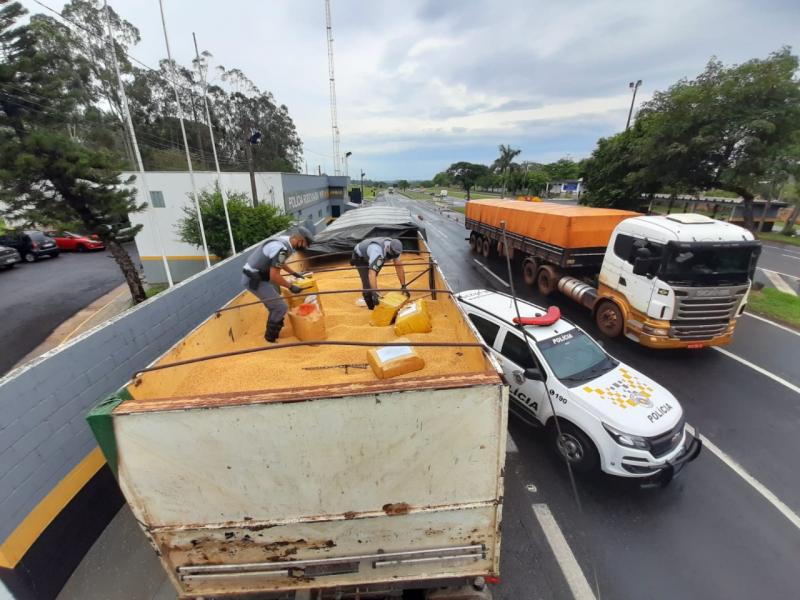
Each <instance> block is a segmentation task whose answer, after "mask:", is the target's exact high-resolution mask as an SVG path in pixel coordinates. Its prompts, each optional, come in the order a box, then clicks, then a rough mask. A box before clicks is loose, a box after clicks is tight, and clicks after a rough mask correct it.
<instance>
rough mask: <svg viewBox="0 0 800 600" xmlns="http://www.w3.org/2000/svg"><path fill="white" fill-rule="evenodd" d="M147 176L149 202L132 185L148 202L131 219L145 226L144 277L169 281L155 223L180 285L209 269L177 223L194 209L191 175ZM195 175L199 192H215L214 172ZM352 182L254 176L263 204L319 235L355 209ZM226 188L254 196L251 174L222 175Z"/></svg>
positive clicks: (139, 242) (140, 240)
mask: <svg viewBox="0 0 800 600" xmlns="http://www.w3.org/2000/svg"><path fill="white" fill-rule="evenodd" d="M131 175H133V176H135V177H138V173H123V179H125V178H127V177H128V176H131ZM146 176H147V187H148V188H149V190H150V197H149V198H145V196H144V192H143V190H142V187H141V185H140V184H138V182H137V181H135V180H134V182H133V183H132V184H131V185H132V186H133V187H136V188H137V190H138V192H139V193H138V198H137V199H138V201H139V202H147V204H148V208H147V210H145V211H144V212H140V213H134V214H131V215H130V221H131V224H133V225H138V224H141V225H142V226H143V227H142V230H141V231H140V232H139V233H138V234H137V235H136V248H137V250H138V252H139V258H140V259H141V262H142V267H143V269H144V275H145V278H146V279H147V281H148V283H161V282H165V281H166V274H165V272H164V266H163V262H162V259H161V250H160V247H159V244H158V241H157V236H156V234H155V231H154V227H153V224H154V225H155V227H157V229H158V232H159V234H160V236H161V243H162V244H163V247H164V253H165V254H166V256H167V262H168V263H169V268H170V272H171V273H172V277H173V279H174V280H175V281H181V280H183V279H186V278H187V277H189V276H191V275H194V274H195V273H197V272H198V271H201V270H202V269H203V268H204V266H205V263H204V261H205V258H204V256H203V250H202V248H198V247H196V246H193V245H191V244H187V243H186V242H182V241H181V240H180V239H179V238H178V233H177V224H178V221H179V220H180V219H181V218H183V217H184V213H183V210H182V208H183V207H184V206H192V207H193V206H194V201H193V199H192V196H191V190H192V188H191V182H190V179H189V173H188V172H187V171H177V172H176V171H148V172H147V174H146ZM194 176H195V183H196V185H197V190H198V192H199V191H201V190H203V189H208V190H210V189H213V188H214V185H215V183H216V181H217V174H216V172H214V171H200V172H195V174H194ZM348 183H349V178H347V177H334V176H327V175H300V174H295V173H256V188H257V192H258V199H259V202H262V203H268V204H272V205H274V206H278V207H280V208H281V209H282V210H283V211H284V212H286V213H287V214H290V215H292V216H293V217H294V218H295V221H296V222H297V223H303V224H304V225H306V226H310V227H311V228H313V229H314V230H315V231H319V230H321V229H322V228H324V226H325V223H326V221H327V219H328V218H329V217H338V216H339V215H340V214H341V213H342V212H344V211H346V210H347V209H348V208H349V207H350V206H351V205H350V204H349V202H348V195H347V186H348ZM222 187H223V188H224V189H225V190H226V191H228V192H242V193H244V194H246V195H247V196H248V197H250V195H251V188H250V174H249V173H246V172H244V173H223V174H222ZM151 219H152V220H151ZM237 250H241V248H237ZM211 259H212V261H215V260H218V257H215V256H212V257H211Z"/></svg>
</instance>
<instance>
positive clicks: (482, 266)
mask: <svg viewBox="0 0 800 600" xmlns="http://www.w3.org/2000/svg"><path fill="white" fill-rule="evenodd" d="M472 260H474V261H475V264H477V265H478V266H479V267H480V268H481V269H483V270H484V271H486V272H487V273H488V274H489V275H491V276H492V277H494V278H495V279H497V281H499V282H500V283H502V284H503V285H504V286H506V287H507V288H510V287H511V285H510V284H509V283H508V282H507V281H506V280H505V279H502V278H500V277H498V276H497V275H495V274H494V273H492V270H491V269H490V268H489V267H487V266H486V265H485V264H483V263H482V262H481V261H479V260H478V259H477V258H473V259H472Z"/></svg>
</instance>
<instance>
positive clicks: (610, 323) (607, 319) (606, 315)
mask: <svg viewBox="0 0 800 600" xmlns="http://www.w3.org/2000/svg"><path fill="white" fill-rule="evenodd" d="M594 319H595V322H596V323H597V328H598V329H599V330H600V331H601V332H602V334H603V335H605V336H607V337H612V338H613V337H617V336H618V335H620V334H621V333H622V329H623V325H624V322H623V317H622V311H621V310H620V308H619V306H617V305H616V304H615V303H614V302H612V301H611V300H602V301H601V302H600V304H599V305H598V307H597V311H596V312H595V314H594Z"/></svg>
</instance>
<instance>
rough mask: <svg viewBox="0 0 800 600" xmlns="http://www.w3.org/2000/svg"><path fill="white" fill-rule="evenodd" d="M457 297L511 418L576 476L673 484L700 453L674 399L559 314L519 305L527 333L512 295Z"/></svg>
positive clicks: (468, 294)
mask: <svg viewBox="0 0 800 600" xmlns="http://www.w3.org/2000/svg"><path fill="white" fill-rule="evenodd" d="M456 297H457V298H458V300H459V302H460V303H461V306H462V308H463V309H464V311H465V312H466V313H467V316H468V318H469V319H470V320H471V321H472V324H473V325H474V326H475V328H476V329H477V330H478V332H479V333H480V334H481V336H482V337H483V340H484V342H485V343H486V345H487V346H488V347H489V348H490V349H491V351H492V354H493V355H494V356H495V358H496V359H497V360H498V362H499V363H500V364H501V366H502V369H503V373H504V376H505V379H506V382H507V383H508V385H509V388H510V392H509V393H510V403H509V409H510V411H511V412H512V413H515V414H516V415H517V416H519V417H520V418H521V419H522V420H524V421H526V422H528V423H530V424H533V425H539V426H545V427H546V428H547V432H548V434H549V435H550V439H551V441H552V443H553V448H554V450H555V451H556V453H557V454H559V455H560V456H561V457H562V458H563V459H565V460H567V461H569V462H570V463H571V465H572V467H573V469H575V470H576V471H581V472H588V471H593V470H597V469H600V470H602V471H603V472H605V473H608V474H611V475H616V476H621V477H633V478H664V480H665V481H669V480H670V479H671V478H672V476H673V475H674V473H675V472H676V471H677V470H680V469H681V468H682V467H683V466H684V465H685V464H686V463H688V462H690V461H691V460H694V459H695V458H696V457H697V455H698V454H699V453H700V441H699V440H697V439H695V438H694V437H693V436H692V435H690V434H689V433H688V432H687V431H686V422H685V418H684V413H683V408H682V407H681V405H680V403H679V402H678V400H677V399H676V398H675V396H673V395H672V394H671V393H670V392H669V391H668V390H667V389H666V388H664V387H662V386H661V385H659V384H658V383H656V382H655V381H653V380H652V379H650V378H649V377H647V376H646V375H644V374H642V373H640V372H638V371H636V370H635V369H633V368H632V367H629V366H628V365H625V364H624V363H622V362H620V361H619V360H616V359H615V358H613V357H612V356H610V355H608V354H607V353H606V352H605V351H604V350H603V349H602V348H601V347H600V346H599V345H598V344H597V343H596V342H595V341H594V340H593V339H592V338H591V337H589V336H588V335H587V334H586V333H585V332H584V331H583V330H582V329H580V328H579V327H577V326H575V325H573V324H572V323H570V322H568V321H566V320H565V319H562V318H560V313H559V312H558V311H557V309H556V310H553V309H549V310H547V311H545V309H543V308H541V307H538V306H535V305H533V304H530V303H528V302H523V301H521V300H517V307H518V310H519V315H520V317H521V319H522V320H523V321H524V320H526V319H528V320H530V319H531V318H533V321H536V322H538V324H536V325H522V324H519V323H515V322H514V321H515V318H516V317H517V307H515V303H514V300H513V299H512V298H511V297H510V296H507V295H505V294H501V293H499V292H492V291H488V290H470V291H465V292H461V293H459V294H457V295H456ZM556 417H557V418H558V420H559V424H560V426H561V427H560V429H561V435H559V434H558V431H557V429H556V427H555V418H556Z"/></svg>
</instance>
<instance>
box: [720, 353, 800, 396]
mask: <svg viewBox="0 0 800 600" xmlns="http://www.w3.org/2000/svg"><path fill="white" fill-rule="evenodd" d="M712 348H713V349H714V350H716V351H717V352H721V353H722V354H724V355H725V356H727V357H729V358H732V359H733V360H736V361H739V362H740V363H742V364H743V365H745V366H747V367H750V368H751V369H753V370H754V371H758V372H759V373H761V374H762V375H766V376H767V377H769V378H770V379H772V380H773V381H777V382H778V383H780V384H781V385H783V386H786V387H787V388H789V389H790V390H792V391H793V392H794V393H795V394H800V387H798V386H796V385H795V384H793V383H791V382H789V381H786V380H785V379H784V378H783V377H778V376H777V375H775V373H770V372H769V371H767V370H766V369H764V368H762V367H759V366H758V365H756V364H753V363H751V362H750V361H749V360H745V359H743V358H742V357H741V356H737V355H736V354H734V353H733V352H729V351H728V350H725V349H724V348H720V347H719V346H712Z"/></svg>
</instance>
